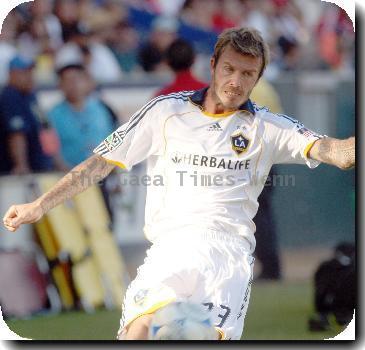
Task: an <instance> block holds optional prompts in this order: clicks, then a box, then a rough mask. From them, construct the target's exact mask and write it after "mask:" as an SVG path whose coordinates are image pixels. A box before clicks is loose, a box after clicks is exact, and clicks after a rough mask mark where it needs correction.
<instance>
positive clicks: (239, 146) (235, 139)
mask: <svg viewBox="0 0 365 350" xmlns="http://www.w3.org/2000/svg"><path fill="white" fill-rule="evenodd" d="M249 145H250V140H249V139H248V138H247V137H246V136H245V135H244V134H243V133H242V132H241V131H240V132H238V133H237V134H235V135H232V136H231V146H232V149H233V150H234V151H235V152H236V154H237V155H238V156H240V155H241V154H242V153H244V152H246V151H247V150H248V147H249Z"/></svg>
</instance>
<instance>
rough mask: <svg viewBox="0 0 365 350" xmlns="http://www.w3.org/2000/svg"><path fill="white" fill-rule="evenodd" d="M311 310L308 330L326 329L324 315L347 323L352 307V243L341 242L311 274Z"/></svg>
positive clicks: (352, 310)
mask: <svg viewBox="0 0 365 350" xmlns="http://www.w3.org/2000/svg"><path fill="white" fill-rule="evenodd" d="M314 286H315V310H316V312H317V315H316V317H315V318H312V319H310V320H309V327H310V329H311V330H326V329H328V328H329V322H328V316H330V315H331V314H332V315H334V317H335V319H336V321H337V323H338V324H339V325H341V326H345V325H347V324H348V323H349V322H350V321H351V320H352V317H353V314H354V309H355V307H356V270H355V246H354V245H353V244H351V243H341V244H339V245H338V246H337V247H336V248H335V254H334V257H333V258H332V259H331V260H328V261H325V262H323V263H321V265H320V266H319V267H318V269H317V271H316V273H315V275H314Z"/></svg>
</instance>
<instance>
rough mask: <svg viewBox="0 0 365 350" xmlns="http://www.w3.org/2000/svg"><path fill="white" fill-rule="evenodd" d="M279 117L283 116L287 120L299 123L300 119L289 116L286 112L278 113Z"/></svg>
mask: <svg viewBox="0 0 365 350" xmlns="http://www.w3.org/2000/svg"><path fill="white" fill-rule="evenodd" d="M276 115H277V116H278V117H282V118H285V119H287V120H289V121H291V122H292V123H294V124H299V121H298V120H296V119H294V118H290V117H288V116H287V115H285V114H276Z"/></svg>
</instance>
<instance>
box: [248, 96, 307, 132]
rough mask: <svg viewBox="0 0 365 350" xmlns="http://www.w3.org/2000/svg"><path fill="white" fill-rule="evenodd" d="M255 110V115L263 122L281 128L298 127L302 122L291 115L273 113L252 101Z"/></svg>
mask: <svg viewBox="0 0 365 350" xmlns="http://www.w3.org/2000/svg"><path fill="white" fill-rule="evenodd" d="M252 104H253V108H254V110H255V116H256V117H257V118H258V119H260V120H261V121H263V122H264V123H267V124H270V125H273V126H276V127H278V128H282V129H292V128H294V127H300V126H301V125H302V123H301V122H300V121H298V120H297V119H295V118H292V117H291V116H288V115H286V114H282V113H273V112H271V111H270V110H269V108H267V107H265V106H258V105H257V104H256V103H254V102H253V103H252Z"/></svg>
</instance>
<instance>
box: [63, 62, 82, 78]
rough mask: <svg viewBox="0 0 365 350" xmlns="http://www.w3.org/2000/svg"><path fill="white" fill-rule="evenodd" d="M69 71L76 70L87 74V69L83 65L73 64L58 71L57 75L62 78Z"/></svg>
mask: <svg viewBox="0 0 365 350" xmlns="http://www.w3.org/2000/svg"><path fill="white" fill-rule="evenodd" d="M69 69H76V70H78V71H81V72H85V73H86V68H85V67H84V66H83V65H82V64H79V63H72V64H68V65H66V66H63V67H61V68H59V69H57V75H58V76H59V77H61V75H62V74H63V73H64V72H66V71H67V70H69Z"/></svg>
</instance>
